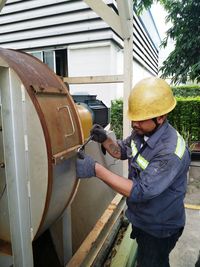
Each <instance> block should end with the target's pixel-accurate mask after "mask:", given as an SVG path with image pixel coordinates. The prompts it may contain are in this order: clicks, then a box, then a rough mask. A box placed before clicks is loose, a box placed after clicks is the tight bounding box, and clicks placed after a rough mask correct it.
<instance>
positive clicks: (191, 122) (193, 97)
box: [111, 85, 200, 143]
mask: <svg viewBox="0 0 200 267" xmlns="http://www.w3.org/2000/svg"><path fill="white" fill-rule="evenodd" d="M172 90H173V92H174V95H175V97H176V99H177V105H176V108H175V109H174V110H173V111H172V112H171V113H170V114H169V115H168V120H169V122H170V123H171V124H172V125H173V126H174V127H175V128H176V129H177V130H178V131H179V132H180V134H181V135H182V136H183V137H184V138H185V139H186V141H187V142H188V143H190V142H193V141H200V86H198V85H192V86H177V87H172ZM122 114H123V100H122V99H117V100H114V101H112V104H111V129H112V130H114V132H115V134H116V136H117V138H119V139H121V138H122V136H123V115H122Z"/></svg>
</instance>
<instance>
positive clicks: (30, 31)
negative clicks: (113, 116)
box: [0, 0, 158, 105]
mask: <svg viewBox="0 0 200 267" xmlns="http://www.w3.org/2000/svg"><path fill="white" fill-rule="evenodd" d="M104 2H106V3H107V4H109V6H110V7H111V8H112V9H113V11H114V12H117V4H116V1H115V0H104ZM148 16H149V20H148ZM133 19H134V20H133V62H134V65H133V79H134V81H136V80H138V77H141V78H142V77H143V76H149V75H157V73H158V48H157V47H158V44H157V35H156V34H157V30H156V28H155V25H154V24H153V23H152V17H151V15H150V13H147V14H146V15H145V19H144V18H138V17H137V16H136V15H135V14H134V15H133ZM142 19H143V20H142ZM148 22H149V23H150V24H151V27H150V29H151V31H150V29H149V33H148V32H147V28H148V27H145V25H147V24H148ZM0 25H1V26H0V46H1V47H4V48H13V49H19V50H23V51H26V52H34V51H46V50H57V49H67V53H68V75H69V76H84V75H87V76H88V75H109V74H110V75H113V74H122V73H123V41H122V39H120V37H119V36H118V35H117V34H116V33H115V32H114V31H112V29H111V28H110V27H109V25H107V24H106V23H105V22H104V21H103V20H102V19H101V18H100V17H99V16H98V15H97V14H96V13H95V12H94V11H93V10H91V9H90V8H89V7H88V6H87V4H85V2H84V1H82V0H28V1H27V0H8V1H7V2H6V5H5V7H4V8H3V9H2V11H1V13H0ZM153 33H154V34H153ZM80 89H83V90H84V91H89V93H90V94H93V93H94V94H97V95H98V97H99V98H101V99H105V102H106V103H107V104H108V105H110V100H108V99H113V98H117V97H120V96H122V85H121V84H101V85H71V86H70V90H72V92H74V93H75V92H77V91H80Z"/></svg>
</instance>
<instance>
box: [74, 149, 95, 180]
mask: <svg viewBox="0 0 200 267" xmlns="http://www.w3.org/2000/svg"><path fill="white" fill-rule="evenodd" d="M95 163H96V162H95V161H94V159H93V158H91V157H90V156H88V155H86V154H85V153H84V152H83V151H82V150H81V151H79V152H78V157H77V160H76V177H77V178H91V177H94V176H96V173H95Z"/></svg>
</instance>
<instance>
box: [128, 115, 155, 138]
mask: <svg viewBox="0 0 200 267" xmlns="http://www.w3.org/2000/svg"><path fill="white" fill-rule="evenodd" d="M131 126H132V128H133V130H134V131H135V132H136V133H137V134H139V135H147V136H148V134H149V133H151V132H152V131H153V130H154V129H155V128H156V124H155V122H154V121H153V120H152V119H149V120H144V121H132V122H131Z"/></svg>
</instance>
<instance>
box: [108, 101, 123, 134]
mask: <svg viewBox="0 0 200 267" xmlns="http://www.w3.org/2000/svg"><path fill="white" fill-rule="evenodd" d="M110 124H111V129H112V130H113V131H114V133H115V135H116V137H117V139H122V137H123V100H122V99H121V98H120V99H116V100H113V101H112V102H111V110H110Z"/></svg>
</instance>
